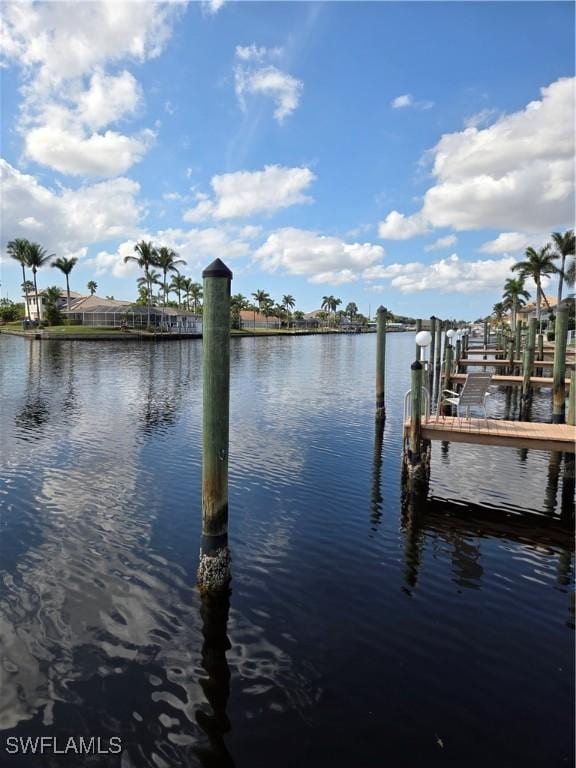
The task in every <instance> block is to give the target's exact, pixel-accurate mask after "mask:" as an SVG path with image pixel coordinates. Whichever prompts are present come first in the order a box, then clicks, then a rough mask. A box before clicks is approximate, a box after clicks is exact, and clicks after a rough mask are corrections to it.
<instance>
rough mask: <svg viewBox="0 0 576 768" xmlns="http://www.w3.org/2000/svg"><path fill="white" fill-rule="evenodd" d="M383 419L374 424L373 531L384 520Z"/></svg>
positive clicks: (371, 509)
mask: <svg viewBox="0 0 576 768" xmlns="http://www.w3.org/2000/svg"><path fill="white" fill-rule="evenodd" d="M384 426H385V420H384V419H383V418H376V419H375V424H374V453H373V457H372V495H371V504H370V519H371V520H372V530H373V531H376V530H377V529H378V526H379V525H380V520H381V518H382V500H383V499H382V488H381V482H380V480H381V475H382V444H383V442H384Z"/></svg>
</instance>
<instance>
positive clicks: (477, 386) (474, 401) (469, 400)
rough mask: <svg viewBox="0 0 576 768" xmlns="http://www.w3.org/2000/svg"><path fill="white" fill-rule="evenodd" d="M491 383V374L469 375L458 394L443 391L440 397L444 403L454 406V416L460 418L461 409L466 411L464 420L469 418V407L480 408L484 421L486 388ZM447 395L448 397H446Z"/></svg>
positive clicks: (447, 390)
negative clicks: (475, 406)
mask: <svg viewBox="0 0 576 768" xmlns="http://www.w3.org/2000/svg"><path fill="white" fill-rule="evenodd" d="M491 381H492V374H491V373H483V372H482V373H469V374H468V375H467V376H466V381H465V382H464V386H463V387H462V389H461V391H460V393H458V392H453V391H452V390H451V389H445V390H444V393H443V397H442V401H443V402H444V403H449V404H450V405H455V406H456V415H457V416H458V418H460V415H461V409H462V408H465V409H466V418H468V419H469V418H470V407H471V406H473V405H478V406H480V407H481V408H482V409H483V411H484V418H485V419H486V418H487V416H486V398H487V397H488V396H489V394H490V392H488V387H489V386H490V382H491ZM447 395H448V397H447Z"/></svg>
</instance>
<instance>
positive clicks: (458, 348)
mask: <svg viewBox="0 0 576 768" xmlns="http://www.w3.org/2000/svg"><path fill="white" fill-rule="evenodd" d="M461 355H462V342H461V341H460V339H456V360H455V365H456V373H458V371H459V368H460V357H461Z"/></svg>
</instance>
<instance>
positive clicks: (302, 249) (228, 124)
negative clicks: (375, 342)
mask: <svg viewBox="0 0 576 768" xmlns="http://www.w3.org/2000/svg"><path fill="white" fill-rule="evenodd" d="M3 9H4V16H5V21H6V30H5V34H4V35H3V37H2V42H1V46H2V51H3V68H2V70H0V72H1V75H2V109H3V114H4V120H3V124H2V131H3V133H2V158H3V161H2V162H3V167H2V172H3V182H2V184H3V191H4V194H3V225H2V252H3V253H4V249H5V243H6V241H7V240H10V239H12V238H14V237H27V238H29V239H32V240H36V241H38V242H40V243H42V244H43V245H45V247H46V248H48V249H49V251H51V252H55V253H56V254H57V255H67V256H69V255H76V256H78V257H79V262H78V264H77V266H76V267H75V269H74V271H73V273H72V281H71V282H72V288H74V289H76V290H79V291H84V290H85V285H86V282H87V281H88V280H90V279H95V280H96V281H97V283H98V286H99V287H98V294H99V295H114V296H115V297H116V298H132V297H134V296H135V294H136V287H135V285H136V278H137V276H138V274H137V270H136V271H135V270H134V268H133V266H131V265H125V264H124V262H123V257H124V256H125V255H127V254H129V253H131V252H132V249H133V245H134V242H135V241H137V240H139V239H141V238H143V237H144V238H145V239H151V240H153V241H154V242H155V243H156V244H158V245H162V244H165V245H169V246H170V247H173V248H175V250H177V251H178V252H179V253H180V255H181V256H182V257H183V258H184V259H186V261H187V266H186V267H185V268H184V269H183V271H184V273H185V274H187V275H189V276H191V277H193V278H194V279H196V280H200V274H201V270H202V267H203V266H205V265H206V264H208V263H209V262H210V261H211V260H212V259H213V258H215V257H216V256H219V257H221V258H222V259H223V260H224V261H226V262H227V263H228V265H229V266H230V268H231V269H232V270H233V272H234V282H233V292H235V293H238V292H240V293H243V294H244V295H250V294H251V293H252V292H253V291H255V290H256V289H264V290H267V291H268V292H269V293H270V294H271V295H272V296H273V297H275V298H276V299H280V298H281V296H282V294H285V293H291V294H293V295H294V297H295V298H296V302H297V307H298V308H301V309H303V310H305V311H308V310H312V309H315V308H318V307H319V305H320V302H321V298H322V296H324V295H326V294H333V295H335V296H338V297H340V298H341V299H342V301H343V304H344V305H345V304H346V303H347V302H349V301H355V302H356V303H357V304H358V306H359V308H360V309H361V311H363V312H365V313H368V308H369V307H371V309H372V312H373V311H374V309H375V307H377V306H378V305H379V304H384V305H386V306H388V307H390V308H391V309H392V310H393V311H395V312H397V313H406V314H412V315H416V316H423V317H425V316H428V315H430V314H432V313H434V314H437V315H441V316H449V317H454V316H457V317H466V318H474V317H477V316H479V315H482V314H485V312H486V311H487V310H488V309H489V308H490V307H491V306H492V304H493V303H494V302H495V301H497V300H498V299H499V297H500V294H501V286H502V284H503V282H504V279H505V278H506V277H507V276H508V273H509V269H510V266H511V265H512V264H513V263H514V262H515V261H517V260H519V259H520V257H521V255H522V253H523V251H524V249H525V248H526V246H527V245H530V244H532V245H535V246H539V245H541V244H543V243H544V242H545V241H546V238H547V237H548V235H549V233H550V232H551V231H555V230H561V229H565V228H568V227H570V226H573V211H574V170H573V156H574V7H573V5H572V4H571V3H568V2H566V3H564V2H560V3H555V2H544V3H539V2H510V3H504V2H502V3H500V2H486V3H474V2H461V3H460V2H450V3H436V2H426V3H416V2H404V3H384V2H382V3H378V2H374V3H358V2H356V3H339V2H332V3H308V2H293V3H282V2H268V3H251V2H224V3H220V2H213V3H211V4H210V3H200V4H199V3H189V4H186V3H180V2H179V3H172V4H155V3H150V2H149V3H138V2H131V3H128V4H125V5H124V4H121V3H71V4H67V3H62V2H59V3H51V2H50V3H33V4H24V5H23V4H21V3H16V4H15V5H10V4H8V3H5V4H4V5H3ZM71 41H72V43H71ZM1 267H2V276H1V282H2V286H1V288H0V290H1V293H2V295H3V296H6V295H8V296H10V297H12V298H14V297H15V296H16V295H17V293H18V291H19V283H20V274H19V269H18V266H17V265H16V264H11V263H9V261H8V260H6V259H3V261H2V263H1ZM61 278H62V276H61V275H60V273H58V272H56V271H55V270H51V269H49V270H44V271H42V272H40V273H39V283H40V285H49V284H54V283H59V282H61Z"/></svg>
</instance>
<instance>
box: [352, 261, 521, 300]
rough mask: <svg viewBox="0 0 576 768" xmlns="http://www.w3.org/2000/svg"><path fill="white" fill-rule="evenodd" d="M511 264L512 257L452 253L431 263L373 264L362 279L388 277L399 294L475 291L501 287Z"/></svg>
mask: <svg viewBox="0 0 576 768" xmlns="http://www.w3.org/2000/svg"><path fill="white" fill-rule="evenodd" d="M514 264H515V259H513V258H511V257H504V258H501V259H498V260H496V259H484V260H482V259H480V260H478V261H462V260H461V259H460V258H459V257H458V255H457V254H455V253H453V254H452V255H451V256H449V257H448V258H446V259H440V260H439V261H437V262H434V263H433V264H422V263H420V262H409V263H407V264H390V265H389V266H387V267H382V268H379V267H376V268H373V269H371V270H365V272H364V273H363V277H364V279H365V280H378V279H382V278H388V279H390V281H391V282H390V285H391V286H392V287H393V288H396V289H398V290H399V291H401V292H402V293H419V292H421V291H437V292H440V293H478V292H482V291H487V290H493V289H501V288H502V285H503V284H504V281H505V280H506V278H507V277H510V269H511V267H512V266H513V265H514Z"/></svg>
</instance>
